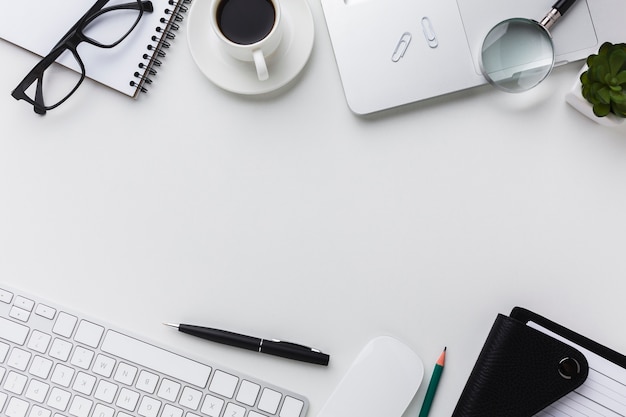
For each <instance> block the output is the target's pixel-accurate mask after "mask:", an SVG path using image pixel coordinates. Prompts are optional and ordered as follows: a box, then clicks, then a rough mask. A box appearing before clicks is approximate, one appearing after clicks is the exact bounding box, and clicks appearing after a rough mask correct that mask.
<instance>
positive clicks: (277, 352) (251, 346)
mask: <svg viewBox="0 0 626 417" xmlns="http://www.w3.org/2000/svg"><path fill="white" fill-rule="evenodd" d="M163 324H165V325H166V326H170V327H175V328H177V329H178V331H179V332H183V333H186V334H189V335H192V336H196V337H199V338H202V339H206V340H210V341H212V342H216V343H222V344H224V345H229V346H234V347H238V348H242V349H247V350H254V351H257V352H261V353H267V354H268V355H274V356H280V357H283V358H287V359H294V360H297V361H302V362H308V363H313V364H316V365H324V366H327V365H328V361H329V360H330V356H329V355H327V354H325V353H322V352H320V351H319V350H318V349H314V348H310V347H307V346H302V345H298V344H296V343H291V342H285V341H282V340H275V339H261V338H258V337H253V336H246V335H243V334H239V333H233V332H229V331H227V330H219V329H212V328H210V327H202V326H194V325H191V324H173V323H163Z"/></svg>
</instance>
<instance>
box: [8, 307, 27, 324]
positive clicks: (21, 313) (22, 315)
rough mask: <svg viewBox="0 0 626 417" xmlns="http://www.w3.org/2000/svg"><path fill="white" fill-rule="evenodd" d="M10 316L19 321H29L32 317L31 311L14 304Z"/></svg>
mask: <svg viewBox="0 0 626 417" xmlns="http://www.w3.org/2000/svg"><path fill="white" fill-rule="evenodd" d="M9 317H12V318H14V319H16V320H19V321H23V322H27V321H28V319H29V318H30V311H27V310H24V309H23V308H19V307H15V306H13V307H11V311H10V312H9Z"/></svg>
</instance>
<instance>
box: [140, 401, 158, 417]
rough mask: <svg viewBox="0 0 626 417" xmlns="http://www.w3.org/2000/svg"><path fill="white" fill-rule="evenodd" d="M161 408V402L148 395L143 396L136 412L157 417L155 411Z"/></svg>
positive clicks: (144, 415) (146, 416)
mask: <svg viewBox="0 0 626 417" xmlns="http://www.w3.org/2000/svg"><path fill="white" fill-rule="evenodd" d="M160 408H161V402H160V401H158V400H155V399H154V398H150V397H143V398H142V399H141V404H139V409H138V410H137V414H139V415H140V416H143V417H157V413H158V412H159V409H160Z"/></svg>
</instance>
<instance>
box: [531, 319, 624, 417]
mask: <svg viewBox="0 0 626 417" xmlns="http://www.w3.org/2000/svg"><path fill="white" fill-rule="evenodd" d="M527 324H528V326H530V327H532V328H535V329H537V330H539V331H541V332H543V333H546V334H548V335H550V336H552V337H554V338H555V339H558V340H560V341H562V342H564V343H567V344H568V345H570V346H573V347H575V348H576V349H578V350H579V351H580V352H581V353H582V354H583V355H585V358H587V362H589V376H588V377H587V379H586V380H585V382H584V383H583V384H582V385H581V386H580V387H578V388H577V389H576V390H574V391H573V392H571V393H569V394H568V395H566V396H565V397H563V398H561V399H560V400H559V401H557V402H555V403H554V404H552V405H550V406H549V407H547V408H546V409H544V410H543V411H541V412H540V413H538V414H537V415H536V416H537V417H620V416H626V369H624V368H622V367H621V366H618V365H616V364H614V363H613V362H611V361H609V360H607V359H605V358H603V357H601V356H600V355H597V354H595V353H593V352H591V351H590V350H587V349H585V348H584V347H582V346H578V345H577V344H575V343H573V342H572V341H571V340H568V339H566V338H564V337H562V336H560V335H558V334H556V333H554V332H552V331H550V330H548V329H546V328H544V327H542V326H540V325H538V324H537V323H534V322H528V323H527Z"/></svg>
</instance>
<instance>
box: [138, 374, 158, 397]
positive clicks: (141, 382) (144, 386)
mask: <svg viewBox="0 0 626 417" xmlns="http://www.w3.org/2000/svg"><path fill="white" fill-rule="evenodd" d="M158 382H159V377H158V375H155V374H153V373H152V372H148V371H141V372H140V373H139V377H138V378H137V385H136V387H137V389H138V390H140V391H143V392H147V393H148V394H153V393H154V390H155V389H156V385H157V383H158Z"/></svg>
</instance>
